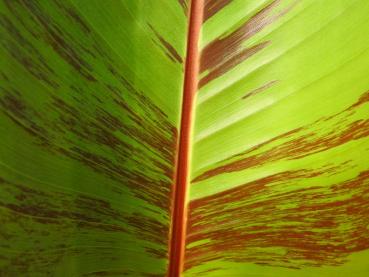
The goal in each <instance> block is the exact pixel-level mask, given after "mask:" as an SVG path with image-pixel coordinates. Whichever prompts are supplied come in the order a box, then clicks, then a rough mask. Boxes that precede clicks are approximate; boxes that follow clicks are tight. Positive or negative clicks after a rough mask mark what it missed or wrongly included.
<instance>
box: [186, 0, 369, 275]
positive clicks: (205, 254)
mask: <svg viewBox="0 0 369 277" xmlns="http://www.w3.org/2000/svg"><path fill="white" fill-rule="evenodd" d="M210 2H211V1H209V3H210ZM214 3H217V4H218V6H215V5H214V6H213V7H214V9H216V11H215V10H214V13H213V14H212V15H211V16H210V17H209V18H208V19H207V20H206V21H205V22H204V24H203V33H202V41H201V43H202V47H203V48H202V60H201V68H202V73H201V75H200V76H201V78H202V79H201V80H202V84H201V85H200V89H199V91H198V98H197V103H196V120H195V127H194V135H193V142H194V144H193V160H192V173H191V176H192V181H191V186H190V197H189V198H190V199H189V216H188V226H187V227H188V228H187V237H186V239H187V240H186V254H185V257H186V258H185V276H256V275H258V276H259V275H260V276H336V275H337V274H338V273H339V274H345V275H349V274H352V272H355V274H356V276H366V275H368V272H369V269H368V266H367V262H366V260H367V259H368V256H369V228H368V226H369V216H368V209H369V204H368V203H369V202H368V197H369V190H368V185H369V173H368V172H369V158H368V157H369V93H368V89H369V82H368V79H367V78H366V75H367V73H366V72H367V71H368V70H369V63H368V58H369V51H368V47H367V45H368V42H369V41H368V39H367V37H368V36H367V32H368V31H367V30H369V29H367V27H368V20H367V16H366V12H364V10H366V9H368V8H369V6H368V3H366V2H365V1H360V0H358V1H352V2H346V1H335V2H325V3H324V4H322V3H321V2H319V1H303V0H302V1H289V0H281V1H260V2H258V3H248V4H244V5H243V6H242V5H241V4H242V3H241V2H240V1H237V0H233V1H218V2H217V1H214ZM242 13H243V17H242V16H241V15H242ZM232 14H234V17H232V16H231V15H232ZM215 26H218V27H219V30H218V29H217V28H215ZM364 26H365V27H364ZM363 28H364V29H363ZM259 46H262V47H260V49H259V48H258V47H259ZM252 49H254V50H255V51H254V50H252ZM256 49H257V51H256ZM247 51H248V52H247ZM250 51H251V52H250ZM247 53H248V54H247ZM216 72H219V74H215V73H216Z"/></svg>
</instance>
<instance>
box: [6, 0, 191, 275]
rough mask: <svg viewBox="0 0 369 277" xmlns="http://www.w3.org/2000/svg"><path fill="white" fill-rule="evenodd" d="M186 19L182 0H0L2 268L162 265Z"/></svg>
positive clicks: (127, 270)
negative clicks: (158, 1) (157, 0)
mask: <svg viewBox="0 0 369 277" xmlns="http://www.w3.org/2000/svg"><path fill="white" fill-rule="evenodd" d="M163 10H165V17H163V16H162V13H163ZM186 24H187V18H186V15H185V12H184V10H183V7H182V6H181V5H180V3H179V2H176V1H160V4H159V3H157V2H156V1H118V0H109V1H99V0H75V1H74V0H67V1H65V0H53V1H49V0H43V1H21V0H19V1H18V0H16V1H15V0H9V1H5V0H4V1H1V2H0V36H1V38H0V44H1V47H0V56H1V62H0V64H1V65H0V72H1V73H0V78H1V81H0V107H1V113H0V138H1V146H0V190H1V191H0V226H1V227H0V241H1V244H0V251H1V256H0V275H1V276H102V275H109V276H126V275H128V276H163V275H164V274H165V272H166V268H167V264H168V246H167V245H168V238H169V226H170V203H171V197H170V196H171V188H172V177H173V170H174V159H175V152H176V151H175V150H176V149H175V147H176V139H177V129H178V122H179V116H180V112H179V109H180V102H181V94H182V80H183V59H184V58H183V57H184V53H185V43H186V28H187V27H186Z"/></svg>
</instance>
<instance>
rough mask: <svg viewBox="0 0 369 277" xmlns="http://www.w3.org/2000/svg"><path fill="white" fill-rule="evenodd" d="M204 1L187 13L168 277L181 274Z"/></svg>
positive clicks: (193, 4)
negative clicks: (185, 49) (186, 35)
mask: <svg viewBox="0 0 369 277" xmlns="http://www.w3.org/2000/svg"><path fill="white" fill-rule="evenodd" d="M203 7H204V0H192V1H191V3H190V11H189V28H188V40H187V54H186V63H185V76H184V85H183V100H182V115H181V126H180V134H179V146H178V154H177V163H176V180H175V186H174V194H173V196H174V200H173V212H172V228H171V241H170V251H169V270H168V276H169V277H179V276H180V275H181V272H182V271H183V264H184V252H185V238H186V221H187V193H188V185H189V177H190V176H189V174H190V156H191V131H192V125H193V113H194V105H195V95H196V91H197V85H198V73H199V60H200V59H199V58H200V57H199V56H200V55H199V49H198V45H199V37H200V29H201V24H202V17H203Z"/></svg>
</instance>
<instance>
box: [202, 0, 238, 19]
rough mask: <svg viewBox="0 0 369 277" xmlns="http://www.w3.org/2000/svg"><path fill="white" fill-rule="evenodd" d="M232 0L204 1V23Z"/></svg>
mask: <svg viewBox="0 0 369 277" xmlns="http://www.w3.org/2000/svg"><path fill="white" fill-rule="evenodd" d="M230 2H232V0H205V7H204V22H205V21H206V20H208V19H209V18H210V17H212V16H213V15H214V14H216V13H217V12H219V11H220V10H221V9H223V8H224V7H225V6H227V5H228V4H229V3H230Z"/></svg>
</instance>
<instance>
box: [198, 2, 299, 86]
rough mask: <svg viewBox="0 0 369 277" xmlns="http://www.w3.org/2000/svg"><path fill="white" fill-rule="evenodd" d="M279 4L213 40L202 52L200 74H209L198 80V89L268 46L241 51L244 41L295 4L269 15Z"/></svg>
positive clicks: (266, 43) (264, 44)
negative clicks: (206, 72)
mask: <svg viewBox="0 0 369 277" xmlns="http://www.w3.org/2000/svg"><path fill="white" fill-rule="evenodd" d="M280 2H281V1H280V0H274V1H273V2H271V3H270V4H269V5H267V6H266V7H264V8H263V9H261V10H260V11H259V12H258V13H257V14H255V15H254V16H253V17H251V18H250V19H249V20H248V21H246V22H245V23H244V24H242V25H241V26H240V27H238V28H237V30H235V31H234V32H232V33H231V34H229V35H227V36H225V37H221V38H217V39H215V40H214V41H212V42H211V43H209V44H208V45H207V46H206V47H205V48H204V49H203V50H202V53H201V62H200V72H205V71H209V73H208V74H207V75H206V76H205V77H203V78H202V79H201V80H200V83H199V86H200V87H202V86H204V85H206V84H207V83H208V82H210V81H211V80H213V79H215V78H217V77H219V76H221V75H222V74H224V73H226V72H228V71H229V70H230V69H232V68H233V67H235V66H236V65H238V64H240V63H241V62H242V61H244V60H246V59H247V58H249V57H251V56H252V55H254V54H256V53H257V52H259V51H260V50H262V49H263V48H264V47H266V46H267V45H268V43H269V42H267V41H265V42H261V43H259V44H257V45H255V46H252V47H250V48H246V49H242V43H243V42H244V41H246V40H247V39H249V38H250V37H252V36H253V35H255V34H256V33H258V32H260V31H261V30H262V29H264V28H265V27H266V26H268V25H269V24H271V23H273V22H274V21H276V20H277V19H278V18H280V17H281V16H283V15H284V14H286V13H287V12H288V11H289V10H291V9H292V7H293V6H294V4H295V3H294V4H292V5H290V6H289V7H287V8H285V9H283V10H282V11H281V12H279V13H277V14H275V15H270V14H271V12H272V11H273V10H274V9H275V8H276V7H277V6H278V5H279V4H280Z"/></svg>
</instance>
